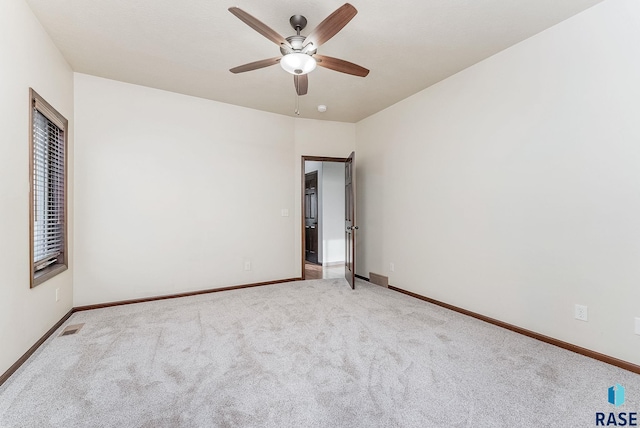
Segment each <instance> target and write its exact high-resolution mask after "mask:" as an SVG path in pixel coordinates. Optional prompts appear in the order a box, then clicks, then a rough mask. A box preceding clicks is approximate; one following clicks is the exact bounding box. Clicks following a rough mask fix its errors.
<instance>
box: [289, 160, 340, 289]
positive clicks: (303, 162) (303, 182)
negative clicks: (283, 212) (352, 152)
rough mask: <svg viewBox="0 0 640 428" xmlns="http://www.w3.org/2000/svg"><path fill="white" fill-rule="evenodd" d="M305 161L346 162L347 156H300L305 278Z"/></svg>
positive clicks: (301, 224)
mask: <svg viewBox="0 0 640 428" xmlns="http://www.w3.org/2000/svg"><path fill="white" fill-rule="evenodd" d="M306 161H312V162H339V163H346V162H347V158H334V157H329V156H302V162H301V170H302V171H301V174H300V181H301V188H302V189H301V194H300V217H301V221H300V235H301V236H302V240H301V243H302V246H301V251H300V252H301V257H300V259H301V265H300V267H301V269H302V279H303V280H304V279H306V278H305V272H304V265H305V261H306V257H305V248H306V246H307V245H306V244H307V242H306V236H305V230H304V212H305V211H304V208H305V207H304V199H305V197H304V186H305V181H304V178H305V177H304V174H305V172H304V164H305V162H306ZM318 245H320V240H319V239H318Z"/></svg>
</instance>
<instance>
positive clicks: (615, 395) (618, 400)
mask: <svg viewBox="0 0 640 428" xmlns="http://www.w3.org/2000/svg"><path fill="white" fill-rule="evenodd" d="M609 403H611V404H613V405H614V406H616V407H619V406H621V405H623V404H624V386H622V385H620V384H619V383H616V386H612V387H610V388H609Z"/></svg>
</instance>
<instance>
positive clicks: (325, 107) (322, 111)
mask: <svg viewBox="0 0 640 428" xmlns="http://www.w3.org/2000/svg"><path fill="white" fill-rule="evenodd" d="M318 111H319V112H320V113H324V112H325V111H327V106H326V105H324V104H320V105H319V106H318Z"/></svg>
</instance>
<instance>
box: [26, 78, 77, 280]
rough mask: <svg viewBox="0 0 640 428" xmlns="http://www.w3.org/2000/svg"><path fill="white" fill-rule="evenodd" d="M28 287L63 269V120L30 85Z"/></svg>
mask: <svg viewBox="0 0 640 428" xmlns="http://www.w3.org/2000/svg"><path fill="white" fill-rule="evenodd" d="M29 92H30V100H31V102H30V104H31V106H30V108H31V115H30V117H31V120H30V123H31V138H30V140H31V141H30V147H31V156H30V168H29V177H30V183H31V186H30V189H31V195H30V197H29V201H30V202H29V203H30V209H29V212H30V217H31V218H30V223H29V224H30V228H31V230H30V235H31V242H30V252H31V263H30V265H31V287H35V286H36V285H38V284H42V283H43V282H44V281H46V280H48V279H50V278H52V277H54V276H55V275H57V274H59V273H60V272H62V271H64V270H66V269H67V198H66V193H67V125H68V122H67V120H66V119H65V118H64V117H63V116H62V115H61V114H60V113H58V112H57V111H56V110H55V109H54V108H53V107H51V106H50V105H49V104H48V103H47V102H46V101H44V100H43V99H42V98H41V97H40V96H39V95H38V94H37V93H36V92H35V91H34V90H33V89H30V91H29Z"/></svg>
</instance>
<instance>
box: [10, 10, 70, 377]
mask: <svg viewBox="0 0 640 428" xmlns="http://www.w3.org/2000/svg"><path fill="white" fill-rule="evenodd" d="M0 33H1V34H0V58H2V60H0V94H1V96H0V117H2V138H1V139H0V201H2V202H1V203H2V209H0V237H2V238H1V241H2V245H0V267H1V268H0V343H1V344H2V346H1V347H0V374H2V373H4V372H5V371H6V370H7V369H8V368H9V367H10V366H11V365H12V364H13V363H15V362H16V360H18V358H20V356H21V355H22V354H24V353H25V352H26V351H27V350H28V349H29V348H30V347H31V346H32V345H33V344H34V343H35V342H36V341H37V340H38V339H40V337H42V335H43V334H44V333H46V332H47V330H49V329H50V328H51V327H52V326H53V325H54V324H55V323H56V322H57V321H59V320H60V319H61V318H62V317H63V316H64V314H66V313H67V312H68V311H69V310H70V309H71V306H72V292H73V287H72V278H73V274H72V272H73V264H74V259H73V245H70V246H69V255H70V269H68V270H67V271H65V272H63V273H62V274H60V275H58V276H56V277H55V278H52V279H50V280H49V281H47V282H45V283H43V284H41V285H39V286H37V287H36V288H34V289H30V288H29V145H30V141H29V132H28V130H29V87H32V88H33V89H35V91H36V92H38V93H39V94H40V95H41V96H42V97H43V98H44V99H45V100H47V101H48V102H49V103H50V104H51V105H53V107H54V108H56V109H57V110H58V111H59V112H60V113H62V114H63V115H64V116H65V117H66V118H67V119H68V120H69V135H68V137H69V147H68V149H69V153H68V154H69V161H70V164H72V163H73V74H72V72H71V69H70V68H69V66H68V64H67V63H66V62H65V60H64V59H63V57H62V55H61V54H60V52H59V51H58V50H57V49H56V48H55V46H54V45H53V43H52V41H51V40H50V39H49V36H48V35H47V34H46V33H45V31H44V30H43V28H42V27H41V26H40V23H39V22H38V21H37V19H36V18H35V16H34V15H33V13H32V12H31V10H30V9H29V7H28V6H27V4H26V3H25V2H24V1H23V0H3V1H2V2H0ZM70 166H71V165H70ZM68 179H69V191H70V194H72V192H73V168H72V167H70V168H69V177H68ZM69 220H70V225H69V237H70V239H72V237H73V198H69ZM56 288H59V289H60V301H59V302H56V301H55V289H56Z"/></svg>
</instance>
